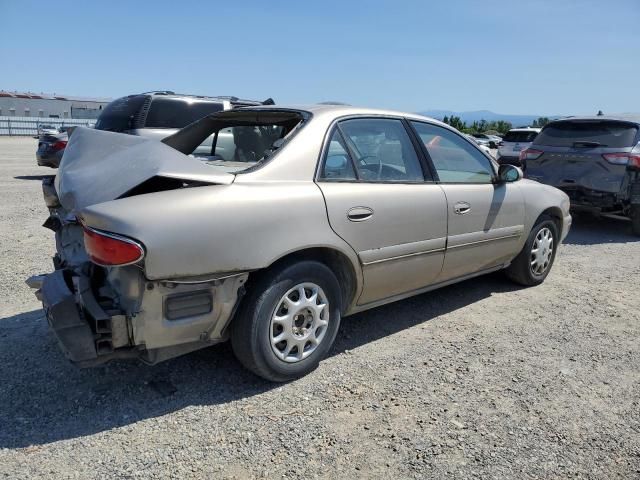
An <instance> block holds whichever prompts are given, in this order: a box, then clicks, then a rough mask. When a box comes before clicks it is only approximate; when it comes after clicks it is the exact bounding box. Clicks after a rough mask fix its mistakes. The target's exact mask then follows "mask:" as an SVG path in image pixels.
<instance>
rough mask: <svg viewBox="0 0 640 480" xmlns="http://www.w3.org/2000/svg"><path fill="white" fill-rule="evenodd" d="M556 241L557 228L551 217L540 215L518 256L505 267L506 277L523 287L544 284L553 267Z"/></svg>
mask: <svg viewBox="0 0 640 480" xmlns="http://www.w3.org/2000/svg"><path fill="white" fill-rule="evenodd" d="M558 240H559V235H558V226H557V225H556V223H555V222H554V221H553V219H552V218H551V217H549V216H547V215H542V216H541V217H540V218H539V219H538V221H537V222H536V224H535V226H534V227H533V229H532V230H531V233H529V237H528V238H527V241H526V242H525V244H524V247H523V248H522V250H521V251H520V253H519V254H518V256H517V257H516V258H514V259H513V261H512V262H511V265H509V267H507V270H506V273H507V277H509V278H510V279H511V280H513V281H514V282H516V283H519V284H520V285H525V286H533V285H539V284H541V283H542V282H544V279H545V278H547V275H548V274H549V271H550V270H551V267H552V266H553V261H554V259H555V257H556V250H557V248H558Z"/></svg>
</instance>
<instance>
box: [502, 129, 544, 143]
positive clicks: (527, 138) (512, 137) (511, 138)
mask: <svg viewBox="0 0 640 480" xmlns="http://www.w3.org/2000/svg"><path fill="white" fill-rule="evenodd" d="M537 135H538V132H536V131H530V132H514V131H511V132H507V134H506V135H505V136H504V139H503V140H504V141H505V142H516V143H517V142H523V143H525V142H533V140H534V139H535V138H536V136H537Z"/></svg>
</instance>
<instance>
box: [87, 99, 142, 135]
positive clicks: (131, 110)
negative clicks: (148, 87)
mask: <svg viewBox="0 0 640 480" xmlns="http://www.w3.org/2000/svg"><path fill="white" fill-rule="evenodd" d="M144 100H145V95H132V96H130V97H124V98H119V99H118V100H114V101H113V102H111V103H110V104H109V105H107V106H106V107H104V110H102V113H101V114H100V116H99V117H98V120H97V121H96V129H97V130H108V131H110V132H124V131H125V130H131V129H132V128H133V118H134V117H135V115H136V114H137V113H138V111H139V110H140V107H142V104H143V103H144Z"/></svg>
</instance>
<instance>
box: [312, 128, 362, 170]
mask: <svg viewBox="0 0 640 480" xmlns="http://www.w3.org/2000/svg"><path fill="white" fill-rule="evenodd" d="M320 176H321V178H322V179H324V180H355V179H356V173H355V172H354V170H353V164H352V163H351V159H350V158H349V153H348V152H347V147H346V145H345V144H344V141H343V140H342V135H340V131H339V130H338V129H337V128H336V129H334V130H333V134H332V135H331V139H330V140H329V147H328V148H327V154H326V157H325V159H324V164H323V166H322V172H321V174H320Z"/></svg>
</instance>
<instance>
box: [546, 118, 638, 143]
mask: <svg viewBox="0 0 640 480" xmlns="http://www.w3.org/2000/svg"><path fill="white" fill-rule="evenodd" d="M637 133H638V127H636V126H634V125H631V124H628V123H623V122H611V121H595V122H594V121H589V122H577V121H572V122H556V123H552V124H549V125H547V126H546V127H545V128H543V129H542V131H541V132H540V134H539V135H538V136H537V137H536V139H535V141H534V144H536V145H549V146H554V147H571V146H574V144H575V143H580V142H588V143H594V144H599V145H598V146H602V147H631V146H633V143H634V140H635V138H636V134H637Z"/></svg>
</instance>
